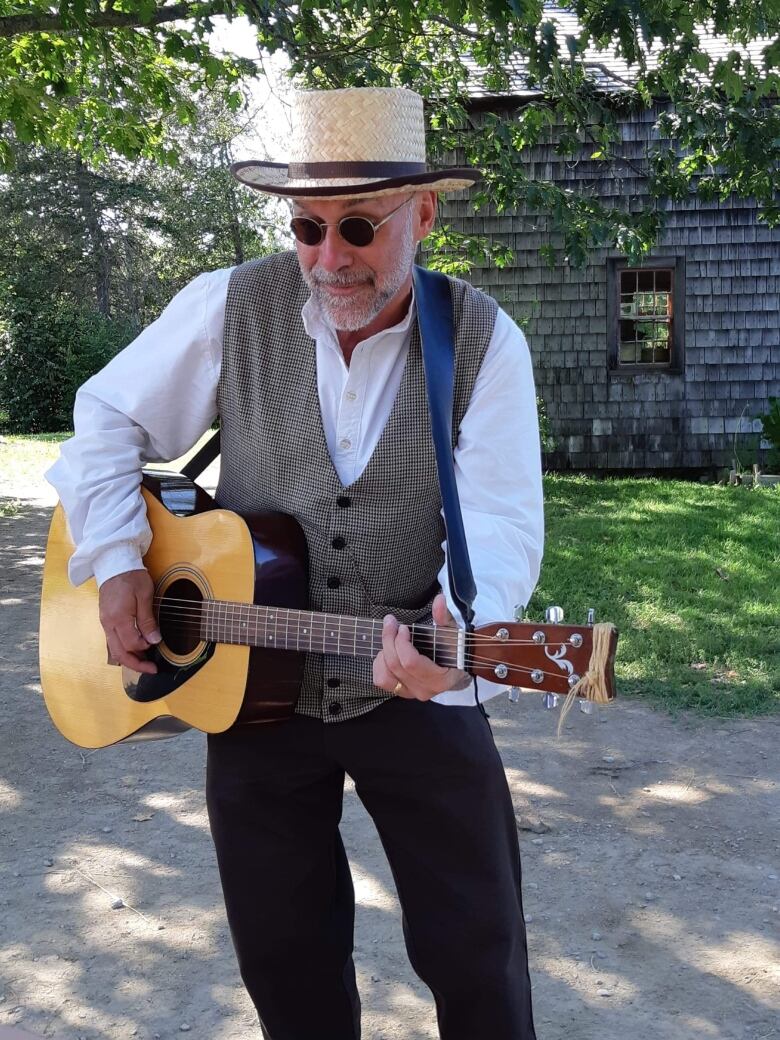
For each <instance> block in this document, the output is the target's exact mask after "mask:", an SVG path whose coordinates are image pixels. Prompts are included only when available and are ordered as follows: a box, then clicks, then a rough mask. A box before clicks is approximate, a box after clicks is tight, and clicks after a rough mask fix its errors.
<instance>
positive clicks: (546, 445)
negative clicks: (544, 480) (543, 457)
mask: <svg viewBox="0 0 780 1040" xmlns="http://www.w3.org/2000/svg"><path fill="white" fill-rule="evenodd" d="M536 411H537V414H538V416H539V440H540V441H541V444H542V453H543V454H546V453H547V452H549V451H555V437H553V434H552V430H551V429H550V417H549V415H548V414H547V405H546V404H545V402H544V398H543V397H539V395H538V394H537V397H536Z"/></svg>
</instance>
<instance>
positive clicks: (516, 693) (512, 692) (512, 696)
mask: <svg viewBox="0 0 780 1040" xmlns="http://www.w3.org/2000/svg"><path fill="white" fill-rule="evenodd" d="M507 697H508V698H509V703H510V704H517V703H518V701H519V700H520V687H519V686H510V687H509V693H508V694H507Z"/></svg>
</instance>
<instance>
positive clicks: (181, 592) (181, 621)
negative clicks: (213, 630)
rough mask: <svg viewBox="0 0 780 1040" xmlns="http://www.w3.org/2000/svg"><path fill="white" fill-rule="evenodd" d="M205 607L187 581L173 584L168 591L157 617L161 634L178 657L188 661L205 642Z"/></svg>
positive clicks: (190, 583)
mask: <svg viewBox="0 0 780 1040" xmlns="http://www.w3.org/2000/svg"><path fill="white" fill-rule="evenodd" d="M202 603H203V593H202V592H201V590H200V589H199V588H198V586H197V585H196V584H195V582H193V581H190V580H189V579H188V578H178V579H177V580H176V581H172V582H171V584H170V585H169V586H168V587H167V589H166V590H165V594H164V596H163V601H162V603H161V605H160V609H159V614H158V618H159V621H160V632H161V633H162V637H163V642H164V643H165V645H166V646H167V647H168V649H169V650H170V651H171V653H173V654H174V655H175V656H176V657H187V655H188V654H191V653H192V652H193V650H195V648H196V647H197V646H198V645H199V644H200V643H201V642H202V636H201V634H200V622H201V615H202Z"/></svg>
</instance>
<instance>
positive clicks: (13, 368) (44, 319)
mask: <svg viewBox="0 0 780 1040" xmlns="http://www.w3.org/2000/svg"><path fill="white" fill-rule="evenodd" d="M131 335H132V331H131V329H130V327H129V326H128V324H127V323H126V322H116V321H112V320H111V319H109V318H106V317H104V316H103V315H101V314H99V313H97V312H96V311H94V310H92V309H90V308H89V307H86V306H83V305H82V306H79V305H76V304H72V303H65V302H59V303H55V304H54V305H52V304H49V305H48V306H47V307H45V308H44V309H33V308H32V307H31V305H30V304H29V302H28V301H25V300H15V301H13V303H12V305H11V306H10V307H8V313H7V314H6V315H5V316H4V318H3V321H2V324H0V404H1V405H2V407H3V409H4V411H5V413H6V415H7V420H6V422H7V427H8V429H9V430H11V431H25V432H26V431H30V432H43V431H56V430H64V429H67V428H68V427H69V426H70V425H71V423H72V414H73V400H74V398H75V395H76V390H77V389H78V387H79V386H80V385H81V384H82V383H83V382H84V381H85V380H86V379H88V378H89V376H91V375H92V374H93V373H94V372H97V370H98V369H99V368H102V367H103V365H105V364H106V363H107V362H108V361H109V360H110V359H111V358H112V357H113V356H114V354H116V352H117V351H118V350H119V349H121V348H122V347H123V346H125V344H126V343H127V342H128V341H129V339H130V338H131Z"/></svg>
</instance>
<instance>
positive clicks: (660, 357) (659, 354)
mask: <svg viewBox="0 0 780 1040" xmlns="http://www.w3.org/2000/svg"><path fill="white" fill-rule="evenodd" d="M653 360H654V361H655V363H656V365H668V364H669V362H670V361H671V351H670V350H669V346H668V345H667V346H666V347H656V348H655V352H654V355H653Z"/></svg>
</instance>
